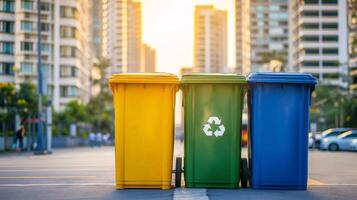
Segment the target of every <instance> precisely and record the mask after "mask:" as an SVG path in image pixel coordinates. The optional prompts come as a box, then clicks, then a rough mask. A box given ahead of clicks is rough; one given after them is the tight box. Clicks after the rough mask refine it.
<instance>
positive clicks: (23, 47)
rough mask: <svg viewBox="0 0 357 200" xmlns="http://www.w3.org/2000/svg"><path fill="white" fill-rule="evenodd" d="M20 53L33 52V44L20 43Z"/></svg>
mask: <svg viewBox="0 0 357 200" xmlns="http://www.w3.org/2000/svg"><path fill="white" fill-rule="evenodd" d="M21 51H33V43H32V42H21Z"/></svg>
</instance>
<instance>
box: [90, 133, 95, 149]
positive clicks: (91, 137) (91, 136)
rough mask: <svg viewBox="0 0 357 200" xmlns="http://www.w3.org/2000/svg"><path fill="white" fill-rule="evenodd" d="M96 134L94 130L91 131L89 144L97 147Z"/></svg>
mask: <svg viewBox="0 0 357 200" xmlns="http://www.w3.org/2000/svg"><path fill="white" fill-rule="evenodd" d="M95 137H96V136H95V134H94V133H93V132H90V133H89V145H90V146H91V147H95Z"/></svg>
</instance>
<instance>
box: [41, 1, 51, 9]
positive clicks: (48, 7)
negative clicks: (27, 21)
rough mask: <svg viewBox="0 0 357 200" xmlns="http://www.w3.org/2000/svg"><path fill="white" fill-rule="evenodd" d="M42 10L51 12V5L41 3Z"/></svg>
mask: <svg viewBox="0 0 357 200" xmlns="http://www.w3.org/2000/svg"><path fill="white" fill-rule="evenodd" d="M41 10H42V11H50V4H49V3H46V2H41Z"/></svg>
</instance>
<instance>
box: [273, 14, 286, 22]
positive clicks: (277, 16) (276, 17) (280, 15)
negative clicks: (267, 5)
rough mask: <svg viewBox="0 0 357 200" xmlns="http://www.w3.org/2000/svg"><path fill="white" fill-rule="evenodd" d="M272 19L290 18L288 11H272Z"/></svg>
mask: <svg viewBox="0 0 357 200" xmlns="http://www.w3.org/2000/svg"><path fill="white" fill-rule="evenodd" d="M270 19H277V20H279V19H288V14H287V13H272V14H270Z"/></svg>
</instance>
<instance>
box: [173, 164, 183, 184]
mask: <svg viewBox="0 0 357 200" xmlns="http://www.w3.org/2000/svg"><path fill="white" fill-rule="evenodd" d="M181 174H182V158H181V157H177V158H176V168H175V187H181Z"/></svg>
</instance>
